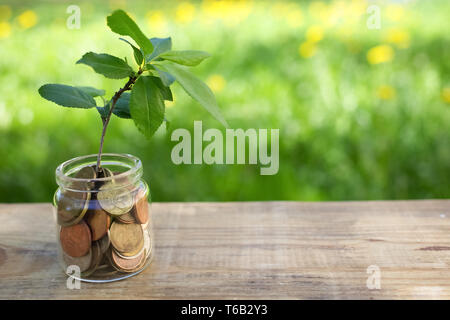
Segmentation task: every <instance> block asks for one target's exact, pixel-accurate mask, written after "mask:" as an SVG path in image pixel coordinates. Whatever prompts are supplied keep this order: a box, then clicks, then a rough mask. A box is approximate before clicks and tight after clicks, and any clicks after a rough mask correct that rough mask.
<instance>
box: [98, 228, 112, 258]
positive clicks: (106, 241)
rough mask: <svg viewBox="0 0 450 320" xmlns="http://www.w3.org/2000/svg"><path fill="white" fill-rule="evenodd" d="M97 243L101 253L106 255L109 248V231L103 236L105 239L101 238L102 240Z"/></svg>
mask: <svg viewBox="0 0 450 320" xmlns="http://www.w3.org/2000/svg"><path fill="white" fill-rule="evenodd" d="M97 242H98V243H99V245H100V251H101V252H102V254H104V253H105V252H106V251H107V250H108V248H109V244H110V241H109V230H108V232H107V233H106V234H105V235H104V236H103V238H101V239H100V240H97Z"/></svg>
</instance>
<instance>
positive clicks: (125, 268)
mask: <svg viewBox="0 0 450 320" xmlns="http://www.w3.org/2000/svg"><path fill="white" fill-rule="evenodd" d="M111 259H112V261H113V263H114V266H115V267H116V268H117V269H118V270H120V271H122V272H131V271H133V270H135V269H136V268H137V267H138V266H140V265H141V264H142V261H143V260H145V252H142V253H141V254H140V255H138V256H137V257H135V258H132V259H124V258H121V257H120V256H119V255H117V253H116V252H115V251H114V250H112V252H111Z"/></svg>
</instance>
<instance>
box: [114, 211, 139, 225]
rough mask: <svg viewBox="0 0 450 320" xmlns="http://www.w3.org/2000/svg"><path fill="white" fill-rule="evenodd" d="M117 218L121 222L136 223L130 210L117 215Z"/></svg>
mask: <svg viewBox="0 0 450 320" xmlns="http://www.w3.org/2000/svg"><path fill="white" fill-rule="evenodd" d="M117 220H118V221H120V222H122V223H136V219H134V216H133V215H132V214H131V213H130V212H127V213H124V214H122V215H120V216H118V217H117Z"/></svg>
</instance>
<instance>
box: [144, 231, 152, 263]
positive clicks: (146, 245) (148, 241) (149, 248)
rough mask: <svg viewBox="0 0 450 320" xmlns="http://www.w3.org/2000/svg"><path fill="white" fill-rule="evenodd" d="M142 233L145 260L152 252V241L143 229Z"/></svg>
mask: <svg viewBox="0 0 450 320" xmlns="http://www.w3.org/2000/svg"><path fill="white" fill-rule="evenodd" d="M143 231H144V248H145V252H146V253H147V254H146V258H148V256H149V255H150V253H151V252H152V249H153V243H152V242H151V241H152V240H151V238H150V234H149V232H148V230H147V229H143Z"/></svg>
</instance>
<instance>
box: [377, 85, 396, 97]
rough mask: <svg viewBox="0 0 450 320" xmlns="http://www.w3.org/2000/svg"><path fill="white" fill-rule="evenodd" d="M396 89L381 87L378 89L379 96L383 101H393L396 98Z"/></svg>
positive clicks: (386, 86)
mask: <svg viewBox="0 0 450 320" xmlns="http://www.w3.org/2000/svg"><path fill="white" fill-rule="evenodd" d="M395 95H396V93H395V89H394V88H392V87H391V86H388V85H382V86H379V87H378V89H377V96H378V98H380V99H382V100H392V99H393V98H395Z"/></svg>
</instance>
